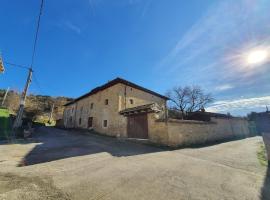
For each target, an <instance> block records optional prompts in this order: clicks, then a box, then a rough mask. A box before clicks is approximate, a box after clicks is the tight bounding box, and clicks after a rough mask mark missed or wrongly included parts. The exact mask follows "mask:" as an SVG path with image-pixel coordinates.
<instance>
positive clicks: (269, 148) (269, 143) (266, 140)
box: [262, 132, 270, 162]
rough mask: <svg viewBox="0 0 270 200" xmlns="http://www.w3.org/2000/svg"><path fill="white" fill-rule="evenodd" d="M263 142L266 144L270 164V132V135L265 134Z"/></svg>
mask: <svg viewBox="0 0 270 200" xmlns="http://www.w3.org/2000/svg"><path fill="white" fill-rule="evenodd" d="M262 135H263V141H264V144H265V148H266V152H267V157H268V162H270V132H269V133H263V134H262Z"/></svg>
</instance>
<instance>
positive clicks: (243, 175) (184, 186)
mask: <svg viewBox="0 0 270 200" xmlns="http://www.w3.org/2000/svg"><path fill="white" fill-rule="evenodd" d="M261 142H262V139H261V137H253V138H248V139H244V140H238V141H232V142H228V143H223V144H219V145H214V146H210V147H204V148H193V149H189V148H187V149H180V150H174V151H169V150H168V149H161V148H156V147H151V146H146V145H142V144H136V143H131V142H124V141H120V140H117V139H115V138H109V137H103V136H98V135H90V136H86V135H81V134H78V133H76V132H75V131H72V132H71V131H69V132H68V131H63V130H58V129H53V128H41V129H40V130H38V133H37V134H35V137H34V138H33V140H31V141H29V142H25V143H22V142H21V143H18V144H0V199H7V200H12V199H20V200H21V199H31V200H34V199H76V200H77V199H78V200H84V199H85V200H86V199H87V200H91V199H93V200H94V199H106V200H109V199H110V200H121V199H130V200H141V199H145V200H151V199H153V200H159V199H160V200H164V199H175V200H176V199H177V200H179V199H237V200H239V199H270V194H269V191H270V183H269V182H270V181H269V177H270V173H269V170H268V175H269V176H268V178H266V173H267V168H266V167H264V166H261V165H260V163H259V161H258V160H257V157H256V151H257V150H258V146H259V144H260V143H261ZM21 165H26V166H21ZM19 166H21V167H19Z"/></svg>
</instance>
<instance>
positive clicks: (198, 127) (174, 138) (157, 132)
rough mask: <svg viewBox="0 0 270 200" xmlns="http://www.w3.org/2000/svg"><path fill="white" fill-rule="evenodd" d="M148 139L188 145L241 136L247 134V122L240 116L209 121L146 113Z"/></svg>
mask: <svg viewBox="0 0 270 200" xmlns="http://www.w3.org/2000/svg"><path fill="white" fill-rule="evenodd" d="M148 125H149V139H150V141H152V142H154V143H158V144H163V145H164V144H166V145H168V146H171V147H178V146H189V145H196V144H205V143H210V142H216V141H222V140H226V139H230V138H241V137H247V136H248V135H249V129H248V122H247V120H245V119H241V118H231V119H218V118H212V120H211V122H202V121H191V120H173V119H169V120H168V122H166V121H162V120H157V116H155V114H152V113H149V114H148Z"/></svg>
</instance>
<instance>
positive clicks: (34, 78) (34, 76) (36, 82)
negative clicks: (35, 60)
mask: <svg viewBox="0 0 270 200" xmlns="http://www.w3.org/2000/svg"><path fill="white" fill-rule="evenodd" d="M33 81H34V82H35V84H36V86H37V87H38V89H39V91H40V92H41V93H42V92H44V90H43V89H42V88H41V87H40V84H39V81H38V80H37V76H36V75H35V73H33Z"/></svg>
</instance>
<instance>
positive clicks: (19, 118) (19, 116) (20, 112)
mask: <svg viewBox="0 0 270 200" xmlns="http://www.w3.org/2000/svg"><path fill="white" fill-rule="evenodd" d="M43 2H44V0H41V3H40V9H39V15H38V20H37V29H36V33H35V40H34V46H33V52H32V59H31V65H30V68H29V69H28V70H29V72H28V77H27V81H26V84H25V87H24V90H23V93H22V95H21V99H20V107H19V110H18V113H17V116H16V119H15V122H14V124H13V137H15V129H17V128H19V127H21V125H22V117H23V109H24V105H25V100H26V95H27V91H28V88H29V85H30V83H31V81H32V73H33V64H34V58H35V53H36V45H37V40H38V32H39V25H40V18H41V14H42V8H43Z"/></svg>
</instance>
